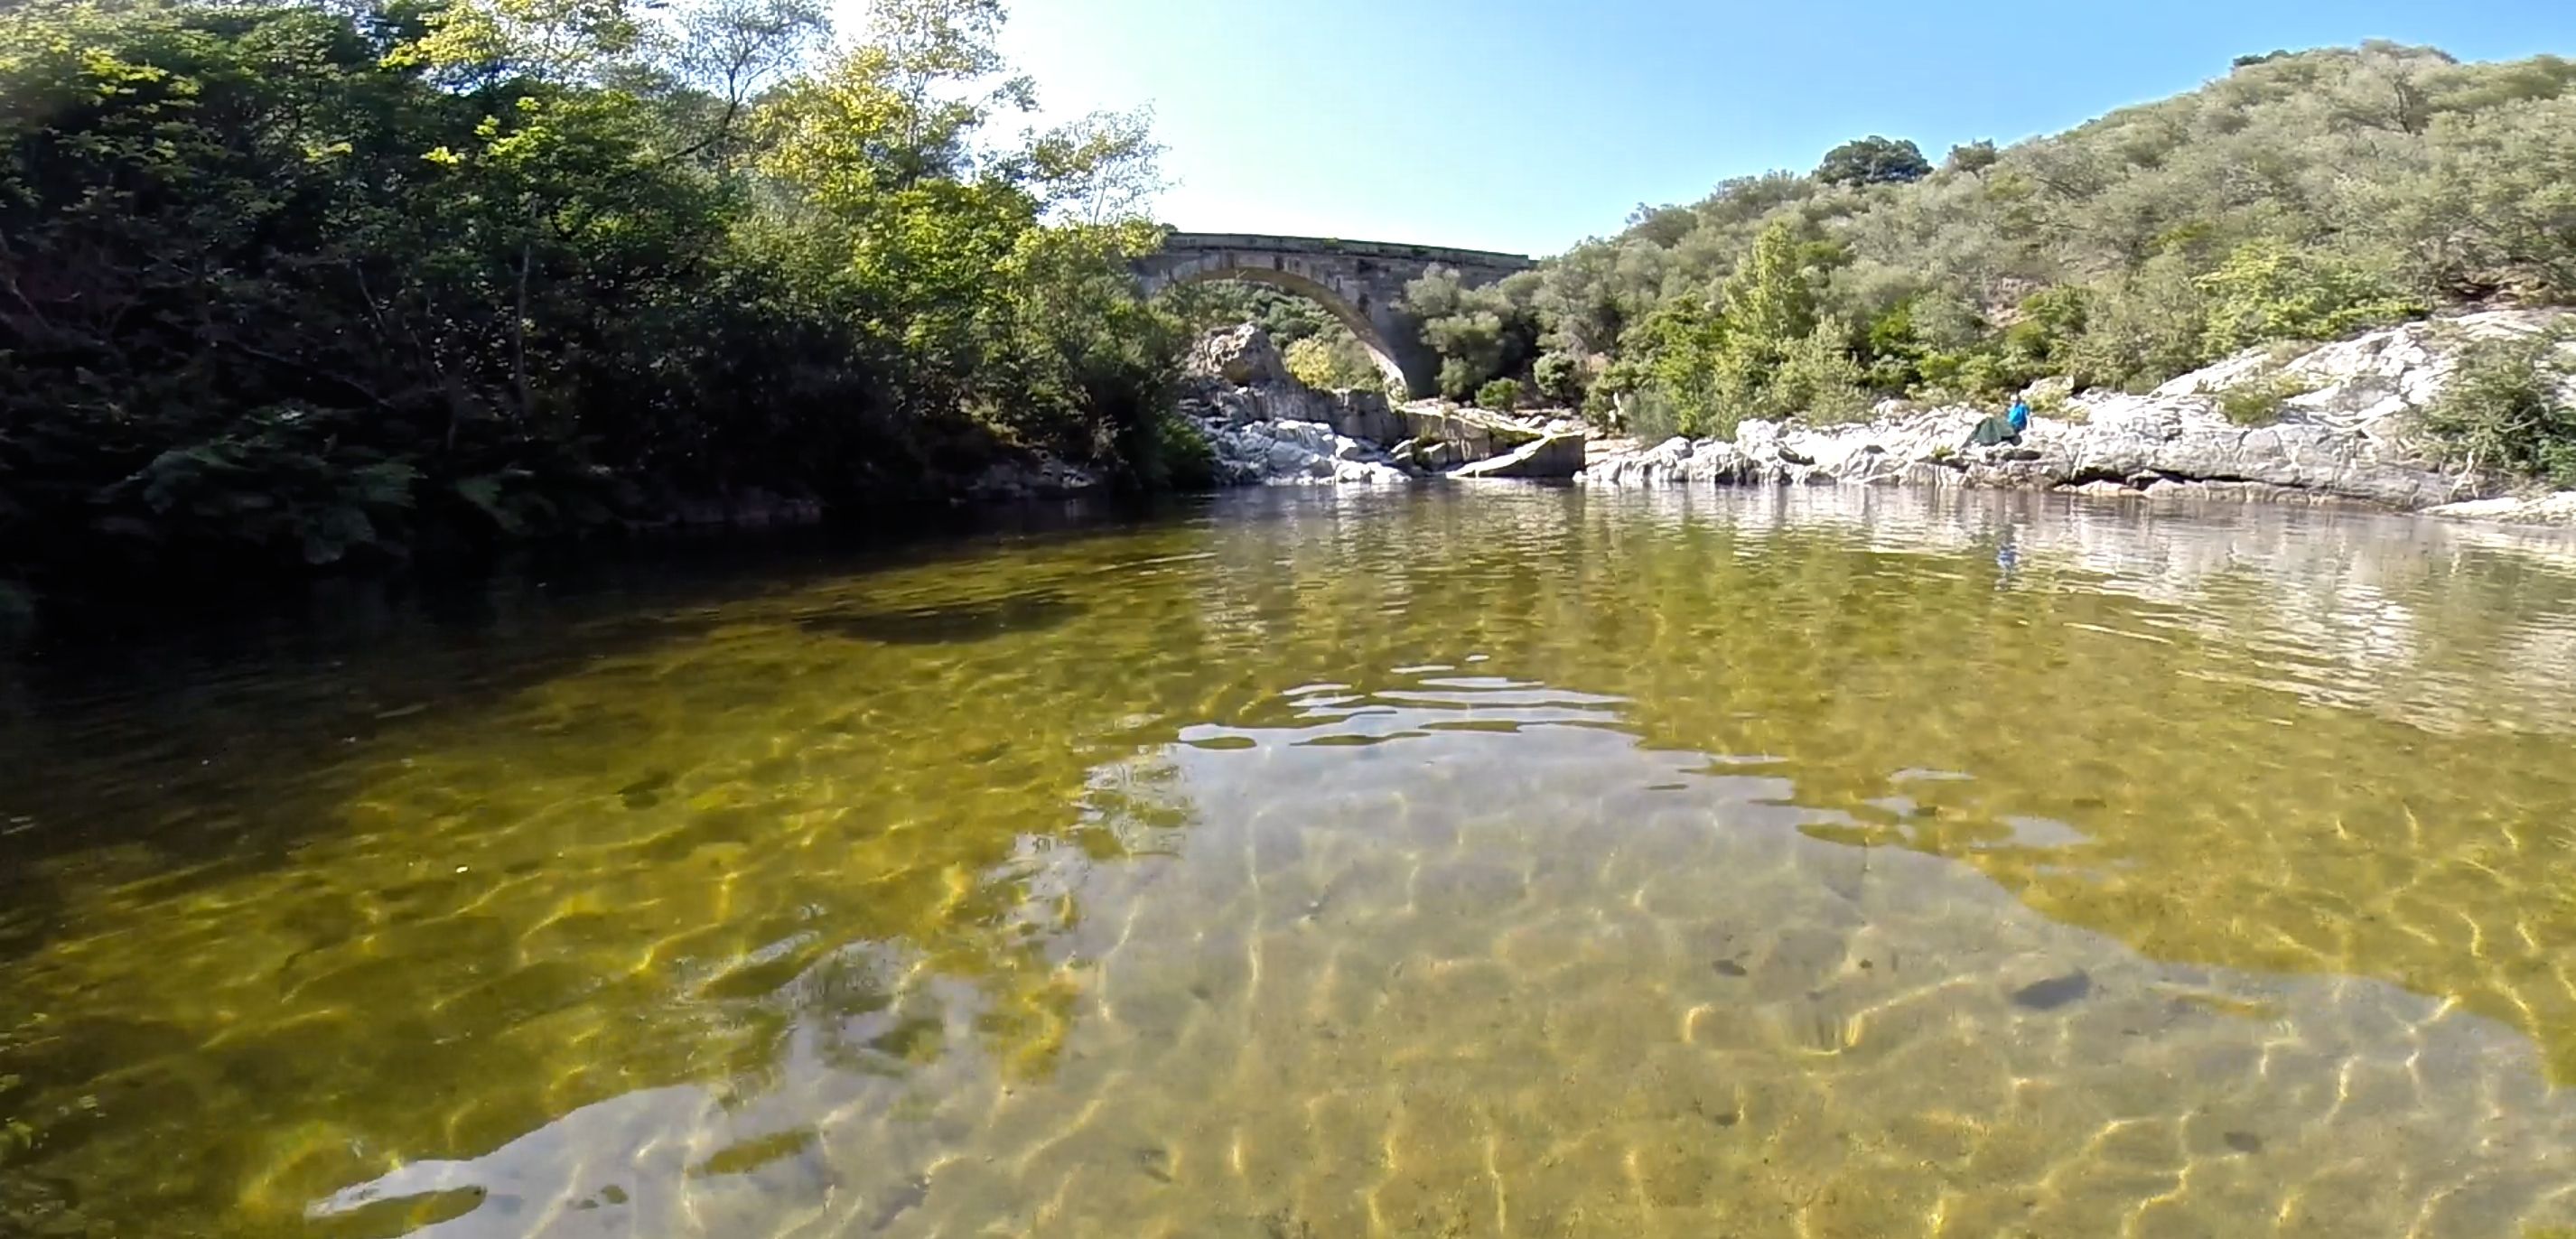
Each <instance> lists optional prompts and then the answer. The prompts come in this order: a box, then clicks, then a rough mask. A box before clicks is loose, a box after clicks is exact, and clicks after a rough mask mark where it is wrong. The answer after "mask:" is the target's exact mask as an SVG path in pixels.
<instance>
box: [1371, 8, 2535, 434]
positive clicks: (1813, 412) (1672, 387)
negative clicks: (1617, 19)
mask: <svg viewBox="0 0 2576 1239" xmlns="http://www.w3.org/2000/svg"><path fill="white" fill-rule="evenodd" d="M1412 300H1413V303H1414V305H1415V306H1416V307H1417V309H1419V310H1421V311H1422V312H1423V313H1425V314H1426V316H1427V317H1428V319H1429V326H1430V330H1429V334H1430V337H1431V339H1432V341H1433V342H1434V344H1435V346H1437V347H1438V348H1439V349H1440V350H1441V352H1442V354H1443V357H1444V359H1445V362H1446V366H1445V368H1444V371H1443V375H1442V385H1443V387H1444V388H1445V389H1446V390H1447V392H1448V394H1450V395H1452V396H1456V397H1460V398H1464V397H1467V396H1469V395H1471V394H1472V393H1474V392H1475V391H1476V390H1478V389H1479V388H1480V387H1481V386H1482V385H1483V384H1484V383H1486V382H1487V381H1488V380H1490V379H1492V378H1494V377H1497V376H1500V375H1518V374H1526V375H1528V376H1529V377H1530V378H1531V379H1532V380H1533V383H1534V386H1535V387H1536V388H1537V389H1538V390H1539V391H1540V392H1541V393H1542V394H1544V395H1547V396H1549V397H1551V398H1554V399H1559V400H1564V401H1567V402H1576V401H1580V402H1584V403H1585V404H1586V406H1587V408H1589V409H1590V410H1591V411H1593V412H1594V413H1596V414H1598V415H1601V416H1603V417H1605V418H1606V417H1610V416H1612V413H1611V410H1612V409H1613V408H1614V407H1617V408H1620V409H1623V410H1624V411H1625V416H1626V420H1628V421H1629V423H1630V424H1631V428H1632V429H1637V430H1640V431H1643V432H1647V433H1663V432H1670V431H1675V430H1678V431H1681V432H1685V433H1692V434H1724V433H1727V432H1729V431H1731V429H1732V427H1733V425H1734V423H1735V422H1736V421H1737V420H1738V419H1740V418H1743V417H1750V416H1782V415H1790V414H1796V415H1803V416H1806V417H1808V418H1810V419H1812V420H1831V419H1835V418H1841V417H1849V416H1855V415H1858V414H1859V413H1861V412H1862V411H1863V410H1865V409H1866V408H1867V407H1868V406H1869V404H1870V403H1871V402H1872V401H1873V400H1875V399H1877V398H1881V397H1887V396H1905V397H1913V398H1918V399H1927V400H1992V399H1996V398H1999V397H2001V396H2003V395H2004V394H2006V393H2008V392H2013V391H2017V390H2020V389H2022V388H2023V387H2024V386H2026V385H2027V384H2029V383H2031V382H2032V381H2034V380H2036V379H2039V378H2042V377H2047V376H2063V377H2065V378H2068V379H2071V380H2072V381H2073V382H2074V383H2075V384H2077V385H2079V386H2096V385H2099V386H2111V387H2131V388H2135V387H2139V386H2142V385H2146V384H2152V383H2154V382H2157V381H2161V380H2163V379H2166V378H2169V377H2172V376H2174V375H2177V374H2181V373H2183V372H2186V371H2188V370H2191V369H2193V368H2195V367H2197V366H2200V365H2202V364H2204V363H2207V362H2209V361H2211V360H2214V359H2216V358H2218V357H2220V356H2223V355H2225V354H2228V353H2230V352H2232V351H2235V350H2238V349H2241V348H2243V347H2245V346H2248V345H2252V344H2257V343H2262V342H2267V341H2277V340H2314V339H2326V338H2332V337H2335V336H2339V335H2343V334H2348V333H2350V332H2353V331H2355V330H2358V329H2361V328H2364V327H2369V326H2373V325H2378V324H2384V323H2388V322H2393V321H2399V320H2403V319H2405V318H2409V317H2414V316H2421V315H2424V314H2426V313H2429V312H2431V311H2433V310H2435V309H2437V308H2440V307H2442V306H2445V305H2451V304H2459V303H2472V302H2476V303H2519V304H2566V303H2569V302H2570V301H2576V62H2570V61H2567V60H2562V59H2559V58H2556V57H2539V58H2535V59H2531V60H2524V61H2517V62H2513V63H2509V64H2462V63H2459V62H2457V61H2455V60H2453V59H2452V58H2451V57H2449V56H2447V55H2445V54H2443V53H2441V52H2439V51H2435V50H2432V49H2429V48H2414V47H2401V46H2396V45H2392V44H2385V43H2371V44H2365V45H2363V46H2361V47H2359V48H2339V49H2328V50H2321V51H2311V52H2301V53H2296V54H2288V53H2274V54H2272V55H2268V56H2259V57H2247V58H2244V59H2242V60H2240V61H2239V62H2238V63H2237V65H2236V66H2235V68H2234V70H2233V71H2232V72H2230V73H2229V74H2228V75H2227V76H2225V77H2224V78H2221V79H2219V80H2217V81H2214V82H2211V83H2210V84H2208V85H2207V86H2204V87H2203V88H2201V89H2199V90H2196V91H2193V92H2191V93H2189V94H2186V95H2182V96H2179V97H2177V98H2173V99H2168V100H2165V101H2162V102H2159V103H2154V104H2149V105H2145V106H2141V107H2133V108H2126V109H2123V110H2120V111H2117V112H2113V113H2111V114H2110V115H2108V116H2104V117H2102V118H2101V119H2099V120H2096V121H2093V122H2091V123H2089V124H2086V125H2083V126H2081V127H2079V128H2077V129H2075V130H2073V131H2071V132H2068V133H2064V134H2060V135H2058V136H2055V137H2048V138H2040V139H2035V140H2032V141H2028V142H2024V143H2020V144H2018V145H2014V146H2010V147H2005V148H2000V149H1998V148H1997V147H1995V146H1994V145H1993V144H1991V143H1984V142H1980V143H1974V144H1970V145H1965V146H1960V147H1957V148H1955V149H1953V150H1951V151H1949V152H1948V153H1947V157H1946V158H1944V159H1943V160H1941V161H1940V163H1939V166H1937V167H1936V166H1934V164H1933V162H1932V161H1931V160H1929V159H1927V158H1925V157H1924V156H1923V154H1922V153H1921V152H1920V151H1918V150H1917V149H1916V148H1915V147H1914V146H1913V144H1911V143H1909V142H1905V141H1902V140H1900V139H1894V138H1887V137H1881V136H1872V137H1869V138H1864V139H1860V140H1858V141H1855V142H1853V143H1851V144H1849V145H1847V146H1845V147H1843V148H1839V149H1837V150H1835V151H1833V152H1830V153H1828V154H1827V155H1826V156H1825V158H1824V159H1823V161H1822V163H1821V164H1820V166H1819V167H1818V168H1817V169H1816V170H1815V171H1814V172H1812V173H1794V172H1775V173H1772V174H1769V175H1765V176H1758V177H1750V178H1745V179H1741V180H1733V181H1728V182H1726V183H1724V184H1722V185H1720V186H1718V187H1717V189H1716V190H1715V192H1713V193H1711V194H1710V195H1709V196H1708V197H1707V198H1705V199H1702V200H1701V201H1699V202H1696V203H1693V204H1690V205H1688V206H1665V207H1641V208H1639V209H1638V210H1637V211H1636V212H1635V214H1634V215H1632V216H1631V217H1630V219H1629V220H1628V223H1627V227H1626V228H1625V230H1623V231H1622V232H1620V233H1619V234H1618V235H1616V236H1613V237H1610V238H1607V239H1599V240H1592V241H1587V242H1585V243H1583V244H1581V245H1578V246H1576V247H1574V248H1573V249H1572V250H1570V251H1568V252H1567V253H1565V254H1563V255H1561V256H1559V257H1557V258H1555V259H1553V260H1551V261H1549V262H1548V263H1546V264H1545V265H1544V267H1543V268H1542V269H1541V270H1538V271H1535V272H1529V273H1525V274H1523V275H1520V276H1515V277H1513V278H1512V279H1510V280H1507V281H1505V282H1503V283H1501V284H1499V285H1495V286H1492V287H1489V288H1484V289H1477V290H1462V289H1460V288H1458V287H1457V285H1456V282H1455V281H1454V280H1451V279H1446V278H1444V277H1441V276H1438V275H1435V276H1434V277H1433V278H1431V279H1428V280H1425V281H1422V282H1420V283H1417V284H1416V285H1415V286H1414V288H1413V290H1412Z"/></svg>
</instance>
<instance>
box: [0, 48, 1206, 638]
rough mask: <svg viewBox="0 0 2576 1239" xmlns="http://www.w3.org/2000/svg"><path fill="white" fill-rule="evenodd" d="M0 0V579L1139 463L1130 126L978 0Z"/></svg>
mask: <svg viewBox="0 0 2576 1239" xmlns="http://www.w3.org/2000/svg"><path fill="white" fill-rule="evenodd" d="M868 12H869V13H870V22H869V24H868V25H867V27H866V28H865V29H863V30H858V31H852V32H849V37H847V38H846V39H845V40H844V41H843V42H841V43H840V44H839V46H838V50H832V48H833V43H832V40H831V39H830V37H829V36H830V32H829V30H828V29H827V28H826V24H825V20H824V17H823V11H822V7H821V6H820V5H819V3H816V0H680V2H679V3H676V4H660V3H656V4H651V5H643V4H632V5H630V4H627V3H625V2H623V0H443V2H438V3H426V4H424V3H420V2H418V0H335V2H334V3H331V4H328V5H324V4H319V3H295V2H292V0H252V2H248V3H243V2H227V3H216V2H212V0H207V2H203V3H199V2H194V0H35V2H34V3H28V4H22V5H18V6H15V7H13V8H11V9H9V10H8V11H7V12H6V13H0V98H5V99H6V100H7V101H8V106H7V107H6V109H5V110H0V350H5V353H6V356H7V358H8V364H7V365H6V366H0V582H5V581H8V580H11V579H15V580H17V581H19V582H21V583H22V584H27V585H32V586H33V587H34V588H35V589H38V590H59V589H68V588H73V587H75V586H77V585H78V584H79V583H81V582H84V581H89V580H95V579H99V578H106V577H123V578H130V579H135V580H161V579H163V578H165V577H168V576H170V575H171V574H181V575H185V574H192V573H193V574H199V575H213V574H227V573H229V574H238V573H242V572H258V571H266V570H299V571H300V570H306V569H309V568H311V567H317V566H321V567H328V566H336V565H341V564H351V563H384V562H391V561H397V560H401V559H403V558H406V557H409V556H412V555H414V554H415V553H417V552H420V551H422V550H425V549H433V548H438V547H456V548H473V547H477V546H482V545H488V544H492V543H496V542H502V541H508V540H513V539H520V538H528V537H538V536H547V535H553V534H563V533H577V532H580V531H584V530H591V529H612V528H618V527H623V526H628V525H633V524H636V523H639V522H644V523H649V522H653V521H657V520H661V519H664V518H666V517H667V515H668V513H670V512H671V511H672V510H673V509H674V506H675V504H676V503H677V501H679V500H681V499H684V498H690V497H698V498H709V497H713V498H722V497H724V496H727V495H735V494H740V493H743V492H745V491H749V490H755V489H757V490H766V491H770V492H775V493H784V494H788V495H796V496H807V497H811V498H814V499H818V500H821V501H823V502H825V503H827V504H833V505H838V506H840V507H842V508H844V509H845V510H858V509H860V508H863V507H865V506H867V505H870V504H872V503H875V502H879V501H884V500H889V499H900V498H904V497H909V496H925V495H936V494H939V493H941V492H942V491H943V490H945V489H947V488H949V487H951V486H953V485H955V483H956V481H957V480H958V479H960V478H963V477H965V476H967V475H969V474H971V473H972V472H973V471H975V470H977V469H979V468H980V467H981V466H982V465H984V464H985V463H987V462H989V461H991V460H993V459H996V458H998V457H1001V456H1005V455H1009V454H1011V453H1015V452H1023V451H1033V450H1044V451H1048V452H1052V453H1056V454H1059V455H1062V456H1065V457H1068V458H1071V459H1075V460H1078V461H1083V462H1088V463H1093V464H1097V465H1100V466H1102V467H1104V468H1106V469H1109V470H1110V471H1112V472H1113V473H1116V474H1119V475H1121V476H1125V477H1129V478H1131V479H1135V480H1137V481H1138V482H1140V483H1150V482H1151V481H1152V480H1154V479H1155V478H1156V477H1157V476H1158V472H1157V471H1158V468H1159V464H1158V460H1159V457H1160V455H1161V452H1160V448H1159V444H1160V443H1161V441H1162V438H1163V437H1164V436H1168V435H1170V434H1173V433H1176V431H1175V429H1174V427H1173V426H1172V424H1171V423H1170V421H1169V418H1168V414H1167V406H1168V400H1167V399H1166V396H1165V392H1166V389H1167V387H1168V385H1169V383H1170V381H1171V379H1172V378H1173V376H1174V374H1175V373H1176V366H1177V357H1178V356H1179V353H1180V330H1181V327H1180V324H1179V321H1178V320H1177V319H1176V318H1173V317H1172V316H1170V315H1168V314H1166V313H1164V312H1163V311H1161V310H1159V309H1157V308H1155V307H1152V306H1149V305H1146V304H1144V303H1142V302H1140V301H1139V300H1138V299H1137V297H1136V296H1135V294H1134V292H1133V289H1132V281H1131V280H1130V279H1129V277H1128V275H1127V268H1126V260H1127V256H1128V255H1129V254H1131V253H1133V252H1137V251H1139V250H1141V249H1144V248H1148V247H1150V246H1152V245H1153V244H1155V243H1156V235H1157V234H1156V230H1155V229H1154V228H1153V227H1152V226H1151V225H1149V224H1147V223H1145V222H1144V220H1143V219H1142V216H1141V212H1142V210H1143V208H1144V206H1145V204H1146V202H1147V200H1148V198H1149V197H1150V194H1151V192H1152V190H1153V189H1154V188H1155V187H1156V185H1157V184H1158V181H1157V180H1156V177H1155V175H1154V170H1153V169H1154V155H1155V153H1156V148H1155V146H1154V145H1153V143H1152V141H1151V137H1150V135H1149V133H1148V131H1147V126H1146V123H1145V117H1144V116H1143V115H1142V114H1132V115H1104V116H1098V117H1092V118H1088V119H1086V120H1084V121H1082V122H1079V123H1077V124H1074V125H1072V126H1069V127H1067V128H1064V129H1061V130H1057V131H1054V132H1024V131H1023V132H1017V133H1015V132H1014V131H1015V130H1019V129H1020V126H1019V125H1017V124H1016V122H1015V119H1014V118H1016V117H1018V116H1019V115H1020V114H1022V113H1024V112H1025V111H1026V110H1027V109H1028V108H1029V106H1030V104H1031V93H1030V87H1029V84H1028V83H1027V82H1026V81H1025V80H1023V79H1019V78H1016V77H1013V76H1011V75H1010V73H1009V71H1008V67H1007V66H1006V65H1004V64H1003V63H1002V61H1001V58H1000V56H999V54H998V53H997V52H996V51H995V37H996V33H997V31H998V28H999V26H1000V23H1001V21H1002V18H1003V14H1002V11H1001V8H1000V6H999V5H998V3H996V0H880V2H879V3H877V4H874V5H872V6H871V7H870V9H869V10H868Z"/></svg>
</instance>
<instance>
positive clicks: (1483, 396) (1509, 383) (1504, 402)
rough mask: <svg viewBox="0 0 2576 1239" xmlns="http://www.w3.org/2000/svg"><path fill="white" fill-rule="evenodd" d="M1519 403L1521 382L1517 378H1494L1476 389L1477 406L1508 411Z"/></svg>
mask: <svg viewBox="0 0 2576 1239" xmlns="http://www.w3.org/2000/svg"><path fill="white" fill-rule="evenodd" d="M1520 404H1521V384H1520V380H1518V379H1495V380H1493V381H1492V382H1489V383H1487V384H1485V385H1484V386H1482V387H1479V388H1477V389H1476V407H1477V408H1480V409H1493V410H1495V411H1497V412H1503V413H1508V412H1510V411H1512V410H1513V409H1517V408H1519V407H1520Z"/></svg>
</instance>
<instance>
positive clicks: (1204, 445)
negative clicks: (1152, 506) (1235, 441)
mask: <svg viewBox="0 0 2576 1239" xmlns="http://www.w3.org/2000/svg"><path fill="white" fill-rule="evenodd" d="M1151 425H1152V430H1151V432H1150V433H1149V434H1148V435H1147V436H1146V444H1147V447H1146V449H1145V451H1144V452H1142V453H1141V455H1142V457H1143V459H1142V460H1140V461H1139V462H1138V463H1137V465H1136V467H1135V472H1136V475H1137V480H1138V481H1139V483H1140V484H1142V485H1143V486H1144V487H1145V488H1146V489H1149V490H1192V491H1195V490H1212V489H1214V488H1215V486H1216V482H1217V477H1216V450H1215V449H1214V448H1211V447H1209V446H1208V441H1207V436H1206V435H1203V434H1201V433H1199V428H1198V427H1197V426H1194V425H1191V424H1190V421H1189V419H1188V418H1185V417H1182V416H1181V415H1180V414H1179V413H1178V412H1177V411H1174V410H1170V409H1166V410H1164V411H1163V412H1162V413H1161V414H1159V415H1158V416H1156V417H1155V418H1154V420H1153V422H1152V423H1151Z"/></svg>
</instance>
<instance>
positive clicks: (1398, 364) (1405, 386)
mask: <svg viewBox="0 0 2576 1239" xmlns="http://www.w3.org/2000/svg"><path fill="white" fill-rule="evenodd" d="M1215 280H1241V281H1243V282H1245V283H1247V284H1264V285H1268V286H1269V287H1272V288H1276V289H1278V290H1280V291H1281V292H1286V293H1294V294H1296V295H1297V296H1300V297H1303V298H1305V299H1306V300H1308V301H1311V302H1314V303H1315V304H1316V305H1318V306H1321V307H1322V308H1323V310H1324V312H1325V313H1327V314H1330V315H1332V316H1333V318H1334V320H1335V321H1337V322H1339V323H1340V324H1341V325H1342V326H1344V327H1348V328H1350V331H1351V335H1352V336H1353V337H1354V338H1356V339H1358V340H1359V342H1360V347H1361V348H1362V349H1365V350H1367V352H1368V355H1369V360H1370V361H1373V362H1376V363H1377V369H1378V373H1380V374H1382V375H1385V376H1386V381H1387V390H1389V391H1400V392H1405V393H1406V394H1408V395H1410V394H1412V393H1413V386H1414V378H1415V376H1414V375H1412V374H1409V373H1407V372H1406V367H1405V363H1404V362H1403V361H1402V360H1400V359H1398V358H1397V357H1396V354H1395V345H1394V344H1393V343H1391V342H1390V341H1388V339H1387V337H1386V332H1385V331H1384V330H1383V329H1382V328H1380V327H1379V326H1378V324H1377V322H1376V321H1375V320H1374V319H1373V318H1372V317H1371V316H1370V313H1369V311H1370V308H1371V307H1370V306H1369V304H1368V302H1369V297H1368V295H1367V294H1366V293H1361V294H1359V295H1357V296H1354V295H1351V294H1350V293H1347V292H1345V291H1343V290H1341V289H1337V288H1335V287H1333V286H1332V285H1330V284H1327V283H1325V282H1323V281H1321V280H1318V279H1315V278H1314V277H1312V276H1309V275H1304V274H1300V273H1298V272H1295V271H1289V270H1284V269H1280V268H1275V267H1214V268H1209V269H1205V270H1195V271H1192V272H1190V273H1188V274H1185V275H1180V276H1177V277H1174V278H1173V279H1171V280H1168V281H1166V282H1165V284H1164V285H1163V287H1173V286H1177V285H1182V284H1203V283H1208V282H1211V281H1215ZM1417 330H1418V328H1417ZM1430 364H1431V365H1432V368H1433V374H1432V375H1431V379H1432V381H1433V382H1435V383H1436V382H1437V380H1438V365H1439V363H1438V362H1437V361H1436V360H1433V361H1432V362H1431V363H1430Z"/></svg>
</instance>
